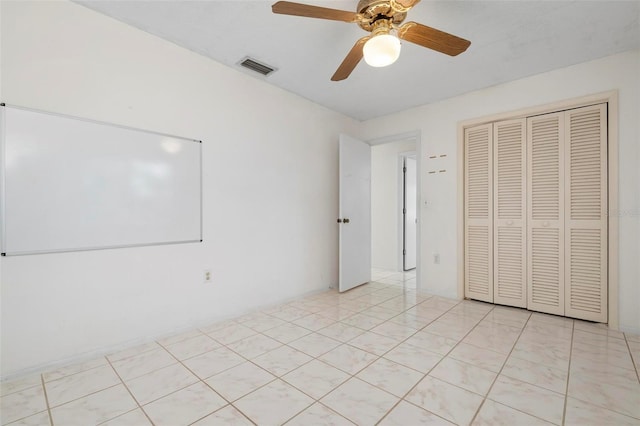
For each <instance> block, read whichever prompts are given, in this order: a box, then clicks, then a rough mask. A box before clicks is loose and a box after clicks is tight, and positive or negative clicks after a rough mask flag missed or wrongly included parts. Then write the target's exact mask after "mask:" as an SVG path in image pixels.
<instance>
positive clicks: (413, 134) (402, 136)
mask: <svg viewBox="0 0 640 426" xmlns="http://www.w3.org/2000/svg"><path fill="white" fill-rule="evenodd" d="M405 140H413V141H415V143H416V149H415V151H414V152H415V156H416V176H417V179H416V184H417V193H418V194H417V200H416V206H417V210H418V211H417V217H418V226H417V229H416V290H417V291H421V290H422V280H421V278H422V273H421V271H422V268H421V266H420V265H421V263H422V255H421V253H422V209H421V206H422V174H421V167H422V165H421V161H420V159H421V158H422V132H421V131H420V130H412V131H409V132H405V133H396V134H393V135H388V136H382V137H379V138H375V139H368V140H366V142H367V143H368V144H369V145H371V146H375V145H383V144H385V143H390V142H397V141H405ZM401 154H402V153H401ZM400 185H402V184H400ZM400 221H402V218H400ZM400 226H402V225H400ZM400 229H402V228H400ZM400 241H402V236H400ZM398 265H399V266H400V267H402V253H401V254H400V262H399V263H398Z"/></svg>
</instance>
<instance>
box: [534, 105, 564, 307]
mask: <svg viewBox="0 0 640 426" xmlns="http://www.w3.org/2000/svg"><path fill="white" fill-rule="evenodd" d="M563 137H564V114H563V113H554V114H545V115H541V116H537V117H530V118H528V119H527V142H528V143H527V145H528V146H527V159H528V160H527V161H528V176H527V205H528V209H527V281H528V286H527V287H528V288H527V307H528V309H531V310H534V311H540V312H546V313H550V314H556V315H564V308H565V304H564V297H565V290H564V153H563V142H562V139H563Z"/></svg>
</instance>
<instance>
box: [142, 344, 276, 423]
mask: <svg viewBox="0 0 640 426" xmlns="http://www.w3.org/2000/svg"><path fill="white" fill-rule="evenodd" d="M205 335H206V334H205ZM207 337H209V338H210V339H212V340H213V341H215V342H217V343H220V342H219V341H217V340H216V339H214V338H213V337H211V336H209V335H207ZM240 340H242V339H240ZM220 344H221V345H222V346H221V347H224V348H226V349H228V350H230V351H231V352H233V353H235V354H237V355H238V356H240V357H242V358H243V359H245V360H246V358H245V357H243V356H242V355H240V354H239V353H237V352H235V351H234V350H233V349H231V348H229V347H228V346H227V345H225V344H223V343H220ZM158 345H160V346H161V347H162V348H163V349H164V350H165V351H166V352H167V353H168V354H169V355H170V356H171V357H173V359H175V360H176V361H177V363H178V364H180V365H182V366H183V367H184V368H185V369H187V371H189V373H191V374H193V376H194V377H195V378H196V379H198V380H197V381H196V382H195V383H191V384H189V385H187V386H184V387H182V388H180V389H177V390H175V391H173V392H170V393H168V394H166V395H163V396H161V397H159V398H157V399H155V400H153V401H150V402H148V403H147V404H151V403H152V402H155V401H159V400H160V399H162V398H166V397H167V396H169V395H173V394H174V393H177V392H180V391H182V390H184V389H186V388H188V387H190V386H193V385H195V384H196V383H198V382H200V383H202V384H203V385H205V386H206V387H208V388H209V389H211V391H212V392H213V393H215V394H216V395H218V396H219V397H220V398H222V400H223V401H225V402H226V403H227V405H229V406H231V407H233V408H235V409H236V410H238V411H239V412H240V413H241V414H242V415H243V416H244V417H245V418H247V419H249V421H250V422H251V423H254V422H253V420H251V419H250V418H249V416H247V415H246V414H245V413H243V412H242V411H241V410H240V409H239V408H238V407H236V406H235V405H233V403H232V402H231V401H229V400H228V399H227V398H225V397H224V396H223V395H221V394H220V393H218V392H216V390H215V389H213V388H212V387H211V386H210V385H209V384H208V383H207V382H206V381H205V379H202V378H201V377H200V376H198V375H197V374H196V373H195V372H194V371H193V370H191V369H190V368H189V367H187V366H186V365H185V364H184V363H183V362H182V360H180V359H179V358H178V357H176V356H175V355H174V354H173V353H171V352H170V351H169V350H168V349H167V348H166V347H165V346H163V345H162V344H160V343H158ZM217 349H219V348H216V349H212V350H211V351H206V352H203V353H202V354H198V355H194V356H193V357H191V358H195V357H197V356H200V355H203V354H205V353H207V352H212V351H215V350H217ZM191 358H187V359H191ZM238 365H242V364H238ZM235 367H237V365H234V366H233V367H229V368H227V369H225V370H222V371H220V372H218V373H216V374H212V375H211V376H210V377H208V378H211V377H213V376H215V375H217V374H220V373H223V372H225V371H228V370H231V369H232V368H235ZM271 382H273V381H271ZM271 382H269V383H271ZM265 386H266V384H265ZM147 404H145V405H147ZM224 407H226V405H223V406H222V407H220V408H218V409H216V410H213V411H212V412H210V413H207V414H206V415H204V416H203V417H201V418H199V419H196V420H195V421H193V422H191V423H190V424H193V423H195V422H199V421H200V420H202V419H204V418H205V417H208V416H210V415H211V414H214V413H216V412H218V411H220V410H221V409H223V408H224ZM143 411H144V410H143ZM145 414H146V412H145ZM147 417H149V416H147ZM149 420H151V419H150V418H149ZM152 423H153V422H152ZM254 425H255V423H254Z"/></svg>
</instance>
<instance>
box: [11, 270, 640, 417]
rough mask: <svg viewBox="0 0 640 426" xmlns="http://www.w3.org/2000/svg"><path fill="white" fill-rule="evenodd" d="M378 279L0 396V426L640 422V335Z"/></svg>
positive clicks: (397, 277)
mask: <svg viewBox="0 0 640 426" xmlns="http://www.w3.org/2000/svg"><path fill="white" fill-rule="evenodd" d="M373 276H374V280H375V282H372V283H370V284H367V285H364V286H361V287H359V288H356V289H353V290H351V291H349V292H347V293H344V294H338V293H337V292H336V291H327V292H324V293H321V294H316V295H313V296H310V297H306V298H303V299H299V300H296V301H293V302H291V303H286V304H283V305H281V306H278V307H275V308H270V309H265V310H262V311H259V312H254V313H251V314H249V315H244V316H242V317H239V318H235V319H234V320H229V321H225V322H221V323H216V324H211V325H210V326H208V327H204V328H201V329H199V330H193V331H190V332H188V333H183V334H181V335H177V336H172V337H168V338H165V339H161V340H158V341H156V342H151V343H148V344H145V345H142V346H138V347H135V348H131V349H128V350H125V351H122V352H119V353H115V354H112V355H108V356H106V357H102V358H99V359H95V360H92V361H88V362H85V363H82V364H76V365H71V366H68V367H65V368H60V369H58V370H56V371H49V372H46V373H44V374H41V375H34V376H32V377H26V378H22V379H20V380H15V381H12V382H8V383H3V384H2V388H1V389H2V391H1V395H2V396H1V398H0V400H1V403H2V404H1V408H2V413H1V419H2V424H3V425H4V424H11V425H51V424H53V425H64V426H67V425H71V426H73V425H82V426H88V425H96V424H102V425H110V426H115V425H132V426H143V425H151V424H155V425H158V426H161V425H167V426H179V425H199V426H203V425H224V424H232V425H244V424H246V425H251V424H258V425H279V424H284V423H286V424H287V425H329V424H332V425H351V424H358V425H375V424H380V425H402V426H412V425H421V424H438V425H448V424H459V425H467V424H474V425H500V424H505V425H538V424H540V425H544V424H558V425H560V424H567V425H589V424H592V425H627V424H629V425H631V424H635V425H640V382H639V379H638V368H637V366H638V365H639V363H640V337H639V336H633V335H625V334H623V333H620V332H617V331H613V330H609V329H607V327H605V326H601V325H596V324H591V323H587V322H583V321H577V320H571V319H567V318H560V317H555V316H551V315H544V314H538V313H531V312H528V311H524V310H520V309H511V308H505V307H499V306H493V305H488V304H484V303H479V302H472V301H462V302H460V301H456V300H449V299H445V298H442V297H437V296H430V295H427V294H418V293H416V291H415V274H414V273H413V272H409V273H392V272H385V271H379V270H374V271H373Z"/></svg>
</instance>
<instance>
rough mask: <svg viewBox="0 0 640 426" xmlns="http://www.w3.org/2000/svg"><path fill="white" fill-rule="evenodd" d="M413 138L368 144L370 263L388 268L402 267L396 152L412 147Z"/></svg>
mask: <svg viewBox="0 0 640 426" xmlns="http://www.w3.org/2000/svg"><path fill="white" fill-rule="evenodd" d="M415 149H416V143H415V141H397V142H390V143H385V144H381V145H374V146H372V147H371V265H372V266H373V267H374V268H380V269H387V270H391V271H400V270H402V264H398V260H399V259H400V258H399V257H398V256H399V253H400V251H401V250H402V245H401V244H400V243H401V241H402V240H401V239H400V238H401V235H400V232H401V231H402V229H401V228H399V226H398V224H399V223H400V220H401V216H402V215H401V214H400V211H399V209H401V206H400V204H399V201H400V200H401V196H402V186H400V185H401V184H402V182H401V181H399V176H400V174H399V173H400V166H399V164H400V163H399V160H398V158H399V157H398V155H399V154H400V153H402V152H408V151H415Z"/></svg>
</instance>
